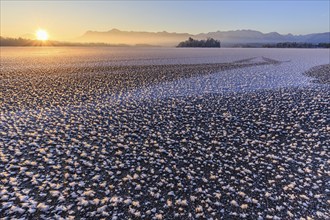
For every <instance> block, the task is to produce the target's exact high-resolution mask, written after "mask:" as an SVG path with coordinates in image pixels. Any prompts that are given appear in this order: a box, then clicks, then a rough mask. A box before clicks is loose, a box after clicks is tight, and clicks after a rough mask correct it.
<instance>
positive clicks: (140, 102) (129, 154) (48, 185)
mask: <svg viewBox="0 0 330 220" xmlns="http://www.w3.org/2000/svg"><path fill="white" fill-rule="evenodd" d="M0 50H1V66H0V70H1V71H0V218H4V219H83V218H86V219H101V218H105V219H140V218H141V219H300V218H304V219H308V218H311V219H326V218H327V217H328V216H330V213H329V210H330V209H329V205H330V200H329V178H328V176H329V164H330V154H329V152H330V150H329V146H330V142H329V141H330V132H329V131H330V127H329V124H330V122H329V118H330V117H329V115H330V87H329V85H328V84H317V83H312V81H313V80H314V79H313V78H309V77H307V76H306V75H305V74H304V73H305V72H306V71H307V70H309V69H310V68H311V67H314V66H319V65H323V64H328V63H329V50H327V49H306V50H305V49H224V48H221V49H176V48H74V47H71V48H65V47H61V48H60V47H58V48H5V47H0ZM327 68H328V69H329V67H327ZM327 68H325V69H322V71H323V72H322V74H323V75H324V77H325V78H326V79H327V80H328V75H327V74H328V73H327V70H328V69H327ZM316 72H317V71H316ZM319 73H320V71H319V72H317V74H319ZM317 74H316V77H319V75H317ZM314 76H315V75H314ZM321 82H322V81H321Z"/></svg>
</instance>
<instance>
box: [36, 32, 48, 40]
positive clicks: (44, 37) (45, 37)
mask: <svg viewBox="0 0 330 220" xmlns="http://www.w3.org/2000/svg"><path fill="white" fill-rule="evenodd" d="M36 37H37V40H41V41H46V40H48V33H47V31H45V30H42V29H39V30H37V32H36Z"/></svg>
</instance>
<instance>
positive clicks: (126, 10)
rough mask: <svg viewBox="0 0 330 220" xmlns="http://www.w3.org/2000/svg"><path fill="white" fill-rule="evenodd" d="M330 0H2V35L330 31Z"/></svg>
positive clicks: (69, 35) (63, 35)
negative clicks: (41, 31)
mask: <svg viewBox="0 0 330 220" xmlns="http://www.w3.org/2000/svg"><path fill="white" fill-rule="evenodd" d="M329 11H330V1H329V0H313V1H312V0H311V1H279V0H278V1H275V0H273V1H270V0H268V1H266V0H264V1H261V0H259V1H41V0H40V1H29V0H25V1H15V0H11V1H9V0H1V35H2V36H13V37H16V36H22V35H24V34H26V33H34V31H35V30H36V29H38V28H44V29H47V30H48V31H49V33H50V35H51V36H52V37H53V38H54V39H61V40H63V39H72V38H75V37H77V36H80V35H82V34H83V33H84V32H85V31H87V30H97V31H107V30H110V29H112V28H118V29H121V30H133V31H163V30H165V31H169V32H189V33H192V34H196V33H201V32H211V31H217V30H222V31H226V30H237V29H253V30H259V31H262V32H272V31H277V32H279V33H281V34H287V33H292V34H307V33H316V32H328V31H330V30H329V29H330V23H329V20H330V18H329V13H330V12H329Z"/></svg>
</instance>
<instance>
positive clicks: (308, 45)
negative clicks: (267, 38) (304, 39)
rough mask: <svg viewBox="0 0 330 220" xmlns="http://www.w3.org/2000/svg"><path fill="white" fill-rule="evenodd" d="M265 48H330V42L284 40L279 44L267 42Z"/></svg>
mask: <svg viewBox="0 0 330 220" xmlns="http://www.w3.org/2000/svg"><path fill="white" fill-rule="evenodd" d="M262 47H264V48H330V43H319V44H311V43H297V42H284V43H277V44H265V45H263V46H262Z"/></svg>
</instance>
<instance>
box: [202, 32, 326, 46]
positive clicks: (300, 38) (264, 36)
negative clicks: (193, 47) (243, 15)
mask: <svg viewBox="0 0 330 220" xmlns="http://www.w3.org/2000/svg"><path fill="white" fill-rule="evenodd" d="M205 37H212V38H215V39H220V40H221V42H222V43H223V44H226V45H231V44H238V43H241V44H246V43H280V42H301V43H313V44H318V43H330V32H326V33H316V34H307V35H292V34H287V35H281V34H279V33H277V32H271V33H262V32H260V31H254V30H237V31H217V32H210V33H206V34H198V35H196V38H198V39H203V38H205Z"/></svg>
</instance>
